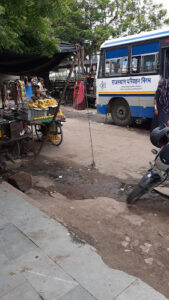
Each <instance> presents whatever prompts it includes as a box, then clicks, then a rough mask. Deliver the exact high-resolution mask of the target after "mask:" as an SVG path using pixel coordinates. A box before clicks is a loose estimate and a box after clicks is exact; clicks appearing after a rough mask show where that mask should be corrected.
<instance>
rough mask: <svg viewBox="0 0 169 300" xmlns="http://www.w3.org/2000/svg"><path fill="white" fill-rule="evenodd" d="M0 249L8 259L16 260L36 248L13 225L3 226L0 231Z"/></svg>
mask: <svg viewBox="0 0 169 300" xmlns="http://www.w3.org/2000/svg"><path fill="white" fill-rule="evenodd" d="M0 241H1V249H2V251H3V253H5V256H6V257H7V258H8V259H14V258H17V257H19V256H21V255H23V254H25V253H28V252H30V251H32V250H34V249H36V248H37V247H36V246H35V245H34V244H33V243H32V242H31V241H30V239H29V238H28V237H27V236H26V235H24V234H23V233H22V232H21V231H20V230H19V229H18V228H17V227H15V226H14V225H13V224H5V225H4V226H3V227H2V228H1V230H0Z"/></svg>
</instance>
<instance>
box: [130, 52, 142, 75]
mask: <svg viewBox="0 0 169 300" xmlns="http://www.w3.org/2000/svg"><path fill="white" fill-rule="evenodd" d="M140 62H141V56H133V57H132V61H131V72H132V73H140Z"/></svg>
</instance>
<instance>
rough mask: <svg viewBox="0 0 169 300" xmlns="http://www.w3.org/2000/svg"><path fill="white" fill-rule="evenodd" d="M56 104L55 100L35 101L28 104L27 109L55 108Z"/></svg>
mask: <svg viewBox="0 0 169 300" xmlns="http://www.w3.org/2000/svg"><path fill="white" fill-rule="evenodd" d="M57 105H58V103H57V101H56V100H55V99H40V100H36V101H35V102H34V103H31V102H30V103H28V104H27V107H28V108H41V109H45V108H46V107H48V106H57Z"/></svg>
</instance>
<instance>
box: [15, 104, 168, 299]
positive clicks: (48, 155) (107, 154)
mask: <svg viewBox="0 0 169 300" xmlns="http://www.w3.org/2000/svg"><path fill="white" fill-rule="evenodd" d="M63 111H64V114H65V115H66V117H67V120H66V123H65V124H64V126H63V132H64V141H63V143H62V144H61V145H60V146H59V147H55V146H52V145H45V146H44V148H43V150H42V153H41V155H40V157H39V158H38V159H36V160H35V161H31V162H30V160H25V161H24V162H22V166H21V169H22V170H24V171H27V172H28V173H30V174H31V175H32V178H33V188H32V189H31V190H30V191H29V192H28V193H27V194H28V195H29V196H30V197H31V198H32V203H33V204H34V205H36V206H37V207H39V208H40V209H41V210H43V211H45V212H46V213H47V214H48V215H50V216H51V217H52V218H55V219H57V220H58V221H60V222H61V223H63V224H64V225H65V226H66V227H67V228H69V231H70V233H72V234H73V237H74V238H76V239H77V240H78V241H81V242H88V243H90V244H91V245H93V246H94V247H95V248H96V249H97V251H98V253H99V254H100V255H101V256H102V259H103V260H104V262H105V263H106V264H107V265H109V266H110V267H112V268H115V269H119V270H123V271H125V272H127V273H129V274H131V275H135V276H137V277H139V278H141V279H142V280H143V281H145V282H146V283H148V284H150V285H151V286H152V287H153V288H155V289H156V290H158V291H160V292H161V293H163V294H164V295H165V296H167V297H169V198H168V197H166V196H162V195H161V194H159V193H157V192H152V193H150V194H148V195H145V196H144V197H143V198H142V199H141V200H140V201H139V202H138V203H137V204H135V205H134V206H132V207H128V206H127V205H126V202H125V199H126V194H125V192H126V191H127V190H128V189H130V188H131V187H132V186H133V185H134V184H136V183H137V181H138V180H139V178H140V177H141V175H142V174H143V173H144V172H145V170H146V169H147V168H148V162H149V161H150V160H152V159H153V154H152V153H151V148H152V145H151V143H150V141H149V131H148V130H147V129H146V128H145V127H143V126H142V127H141V126H135V127H132V128H121V127H118V126H114V125H113V124H112V122H111V118H110V117H108V119H107V120H105V117H104V116H101V115H97V113H96V111H95V110H94V109H93V110H90V112H89V114H88V113H87V111H86V110H85V111H76V110H73V109H72V108H70V107H63ZM88 117H89V118H90V127H91V132H92V142H93V152H94V162H95V168H92V163H93V158H92V151H91V141H90V135H89V123H88Z"/></svg>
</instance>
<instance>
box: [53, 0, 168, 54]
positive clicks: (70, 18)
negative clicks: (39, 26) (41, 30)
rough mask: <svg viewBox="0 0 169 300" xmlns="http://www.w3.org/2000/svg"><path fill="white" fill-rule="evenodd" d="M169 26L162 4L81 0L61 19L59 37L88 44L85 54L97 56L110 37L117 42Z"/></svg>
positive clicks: (120, 0) (150, 0)
mask: <svg viewBox="0 0 169 300" xmlns="http://www.w3.org/2000/svg"><path fill="white" fill-rule="evenodd" d="M164 24H169V19H167V18H166V10H165V9H163V6H162V4H160V5H157V4H154V3H153V1H152V0H143V1H142V5H139V1H138V0H77V1H74V3H72V5H71V6H70V8H69V11H66V12H65V13H64V17H62V19H57V21H56V23H55V25H56V29H55V32H56V35H57V36H58V37H60V38H62V39H64V40H66V41H69V42H72V43H79V42H80V41H81V40H82V39H84V40H85V53H87V54H92V53H94V52H96V51H97V50H98V49H99V48H100V45H101V44H102V43H103V42H104V41H105V40H106V39H108V38H109V37H112V38H116V37H119V36H125V35H129V34H136V33H139V32H141V31H149V30H154V29H157V28H160V27H162V26H163V25H164Z"/></svg>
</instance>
